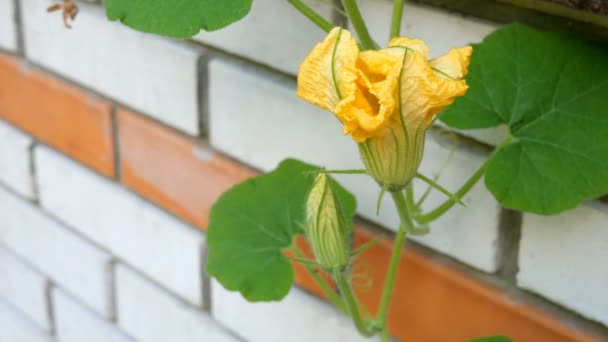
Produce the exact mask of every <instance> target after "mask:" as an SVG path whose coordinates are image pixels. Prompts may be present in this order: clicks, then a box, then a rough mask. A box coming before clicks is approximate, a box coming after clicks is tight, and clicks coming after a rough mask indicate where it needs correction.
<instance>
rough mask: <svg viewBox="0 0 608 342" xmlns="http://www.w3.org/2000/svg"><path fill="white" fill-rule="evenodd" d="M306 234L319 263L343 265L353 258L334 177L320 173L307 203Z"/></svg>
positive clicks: (332, 266) (330, 267) (335, 266)
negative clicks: (333, 181)
mask: <svg viewBox="0 0 608 342" xmlns="http://www.w3.org/2000/svg"><path fill="white" fill-rule="evenodd" d="M306 235H307V237H308V240H309V242H310V244H311V246H312V250H313V253H314V255H315V258H316V260H317V262H318V263H319V265H321V266H322V267H323V268H325V269H336V268H343V267H346V266H347V265H348V262H349V260H350V249H349V236H348V231H347V227H346V224H345V223H344V217H343V214H342V210H341V208H340V204H339V202H338V199H337V197H336V195H335V193H334V191H333V189H332V184H331V180H330V179H329V177H328V176H327V175H326V174H323V173H320V174H319V175H318V176H317V178H316V179H315V181H314V183H313V187H312V189H311V190H310V193H309V194H308V200H307V203H306Z"/></svg>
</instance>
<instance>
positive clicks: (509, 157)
mask: <svg viewBox="0 0 608 342" xmlns="http://www.w3.org/2000/svg"><path fill="white" fill-rule="evenodd" d="M467 82H468V84H469V85H470V90H469V92H468V93H467V95H466V96H464V97H462V98H459V99H457V100H456V101H455V102H454V104H453V105H452V106H451V107H449V108H448V109H447V110H446V111H445V112H444V113H443V114H442V115H441V120H442V121H443V122H445V123H446V124H447V125H449V126H452V127H456V128H460V129H472V128H486V127H494V126H497V125H507V126H508V128H509V130H510V132H511V135H512V137H513V140H512V141H511V143H510V144H508V145H506V146H505V147H504V148H502V149H500V150H499V151H498V152H497V153H496V154H495V155H494V156H493V157H492V159H491V160H490V162H489V165H488V170H487V174H486V185H487V187H488V189H489V190H490V191H491V192H492V193H493V194H494V196H495V197H496V198H497V199H498V201H499V202H500V203H502V204H503V205H504V206H506V207H509V208H513V209H519V210H524V211H531V212H535V213H539V214H555V213H558V212H561V211H563V210H566V209H571V208H574V207H576V206H578V205H579V204H580V203H581V202H583V201H585V200H587V199H591V198H595V197H599V196H600V195H602V194H604V193H607V192H608V49H607V48H606V46H603V47H602V46H599V45H593V44H590V43H586V42H584V41H581V40H579V39H576V38H574V37H573V36H569V35H564V34H558V33H546V32H540V31H536V30H533V29H531V28H528V27H525V26H523V25H519V24H512V25H508V26H505V27H504V28H502V29H499V30H497V31H496V32H494V33H492V34H491V35H489V36H488V37H486V39H485V40H484V41H483V43H481V44H479V45H476V46H475V47H474V53H473V59H472V62H471V67H470V70H469V75H468V76H467Z"/></svg>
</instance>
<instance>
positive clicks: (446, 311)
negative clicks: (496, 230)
mask: <svg viewBox="0 0 608 342" xmlns="http://www.w3.org/2000/svg"><path fill="white" fill-rule="evenodd" d="M373 238H375V236H374V235H373V234H371V233H369V232H367V231H365V230H363V229H358V230H356V233H355V246H361V245H362V244H364V243H366V242H368V241H371V240H372V239H373ZM391 243H392V241H383V242H381V243H379V244H378V245H376V246H374V247H372V248H371V249H369V250H368V251H366V252H365V253H364V254H362V255H361V257H360V259H359V260H358V261H357V262H356V264H357V263H358V264H363V265H364V267H363V268H364V269H366V270H368V273H367V275H368V276H369V277H370V282H369V283H370V284H371V286H369V287H367V288H364V289H363V290H360V291H358V295H359V298H360V299H361V300H362V302H363V303H364V305H365V306H366V307H367V308H368V310H369V311H370V312H374V313H375V312H376V311H377V307H378V304H379V297H380V294H381V292H382V285H383V281H384V275H385V272H386V270H387V268H388V261H389V258H390V255H391V249H392V244H391ZM567 324H568V323H567V322H561V321H560V320H559V319H558V318H557V317H553V316H552V315H551V314H549V313H546V312H544V311H541V310H540V309H539V308H536V307H534V306H533V305H531V304H526V303H525V301H524V299H523V298H516V297H514V296H512V295H510V294H508V293H507V292H505V291H502V290H499V289H497V288H495V287H493V286H490V285H487V284H484V283H482V282H480V281H479V280H477V279H475V278H473V277H472V276H469V275H466V274H465V273H464V272H462V271H460V270H458V269H456V268H455V267H452V266H448V265H445V264H442V263H441V262H438V261H435V260H433V259H432V258H431V257H429V256H428V255H426V254H425V253H422V252H417V251H414V250H411V249H408V248H406V249H403V250H402V255H401V263H400V267H399V270H398V273H397V278H396V284H395V293H394V295H393V298H392V303H391V308H390V311H389V328H390V329H391V331H392V333H393V334H394V336H396V337H397V338H399V339H400V340H403V341H467V340H469V339H471V338H475V337H483V336H491V335H498V334H502V335H506V336H509V337H510V338H511V339H512V340H513V341H523V342H525V341H534V342H545V341H546V342H572V341H597V342H599V341H606V340H605V339H602V338H600V337H596V336H591V335H589V334H587V333H585V332H583V331H579V330H577V329H576V328H571V327H569V326H567Z"/></svg>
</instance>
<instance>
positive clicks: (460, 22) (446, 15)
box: [353, 0, 500, 58]
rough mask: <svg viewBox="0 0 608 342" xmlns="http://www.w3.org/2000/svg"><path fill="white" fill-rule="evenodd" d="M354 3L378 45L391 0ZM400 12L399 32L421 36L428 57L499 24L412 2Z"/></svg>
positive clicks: (481, 35)
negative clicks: (359, 8) (426, 47)
mask: <svg viewBox="0 0 608 342" xmlns="http://www.w3.org/2000/svg"><path fill="white" fill-rule="evenodd" d="M358 3H359V4H360V5H359V6H360V7H361V12H362V13H363V16H364V17H365V19H366V22H367V25H368V28H369V31H370V34H371V35H372V36H373V37H374V38H375V39H376V42H378V44H379V45H380V46H381V47H384V46H386V44H387V43H388V38H389V30H390V25H391V20H390V19H391V14H392V11H393V4H392V2H391V1H387V0H360V1H358ZM403 13H404V14H403V23H402V25H401V35H403V36H407V37H411V38H420V39H422V40H424V41H425V42H426V44H427V45H428V46H429V49H430V50H431V58H432V57H436V56H439V55H442V54H444V53H446V52H448V51H449V50H450V49H451V48H453V47H457V46H464V45H468V44H470V43H478V42H481V41H482V40H483V38H484V37H485V36H487V35H488V34H490V33H492V32H493V31H494V30H496V29H497V28H499V27H500V25H499V24H496V23H492V22H488V21H482V20H479V19H475V18H471V17H465V16H463V15H461V14H457V13H450V12H447V11H445V10H442V9H439V8H436V7H429V6H424V5H416V4H412V3H407V4H406V5H405V9H404V12H403ZM353 32H354V30H353Z"/></svg>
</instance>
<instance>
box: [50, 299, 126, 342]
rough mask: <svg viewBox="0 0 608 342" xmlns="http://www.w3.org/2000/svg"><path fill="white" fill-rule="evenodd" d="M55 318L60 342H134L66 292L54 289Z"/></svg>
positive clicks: (56, 332) (56, 333)
mask: <svg viewBox="0 0 608 342" xmlns="http://www.w3.org/2000/svg"><path fill="white" fill-rule="evenodd" d="M52 298H53V318H54V319H55V336H56V337H57V340H58V341H60V342H82V341H87V342H128V341H133V340H132V339H131V338H130V337H128V336H127V335H126V334H124V333H123V332H122V331H121V330H120V329H119V328H118V327H117V326H116V325H114V324H112V323H110V322H109V321H107V320H105V319H103V318H102V317H101V316H98V315H97V314H95V313H94V312H92V311H90V310H89V309H88V308H86V307H85V306H83V305H82V304H80V303H78V302H77V301H75V300H74V299H73V298H71V297H70V296H69V295H67V294H66V293H65V292H63V291H61V290H59V289H57V288H54V289H53V292H52Z"/></svg>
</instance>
